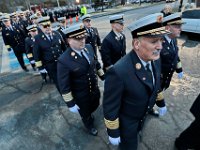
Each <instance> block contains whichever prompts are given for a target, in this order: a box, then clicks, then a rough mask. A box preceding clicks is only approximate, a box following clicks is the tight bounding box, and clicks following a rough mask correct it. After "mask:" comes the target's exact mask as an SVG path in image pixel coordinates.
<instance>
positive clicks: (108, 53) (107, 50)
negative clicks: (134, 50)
mask: <svg viewBox="0 0 200 150" xmlns="http://www.w3.org/2000/svg"><path fill="white" fill-rule="evenodd" d="M100 53H101V58H102V61H103V67H104V69H105V68H107V67H109V66H111V65H113V64H115V63H116V62H117V61H118V60H119V59H120V58H122V57H123V56H124V55H126V39H125V36H124V35H123V39H119V38H118V37H117V35H116V34H115V33H114V32H113V31H111V32H110V33H109V34H108V35H107V36H106V37H105V39H104V40H103V42H102V45H101V51H100Z"/></svg>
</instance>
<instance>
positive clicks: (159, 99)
mask: <svg viewBox="0 0 200 150" xmlns="http://www.w3.org/2000/svg"><path fill="white" fill-rule="evenodd" d="M163 99H164V95H163V92H160V93H158V95H157V98H156V101H161V100H163Z"/></svg>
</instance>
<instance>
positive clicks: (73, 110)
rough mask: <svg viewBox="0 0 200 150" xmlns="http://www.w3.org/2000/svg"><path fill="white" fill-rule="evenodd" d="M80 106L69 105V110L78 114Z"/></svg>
mask: <svg viewBox="0 0 200 150" xmlns="http://www.w3.org/2000/svg"><path fill="white" fill-rule="evenodd" d="M79 109H80V108H79V107H78V105H76V104H75V105H74V106H73V107H69V111H71V112H73V113H75V114H78V110H79Z"/></svg>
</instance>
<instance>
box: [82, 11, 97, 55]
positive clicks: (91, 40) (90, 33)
mask: <svg viewBox="0 0 200 150" xmlns="http://www.w3.org/2000/svg"><path fill="white" fill-rule="evenodd" d="M81 19H82V22H83V24H84V26H85V29H86V32H87V38H86V41H85V42H86V44H91V45H92V48H93V49H94V53H95V55H96V56H97V49H100V47H101V39H100V36H99V32H98V30H97V28H95V27H92V25H91V15H90V14H86V15H84V16H82V17H81Z"/></svg>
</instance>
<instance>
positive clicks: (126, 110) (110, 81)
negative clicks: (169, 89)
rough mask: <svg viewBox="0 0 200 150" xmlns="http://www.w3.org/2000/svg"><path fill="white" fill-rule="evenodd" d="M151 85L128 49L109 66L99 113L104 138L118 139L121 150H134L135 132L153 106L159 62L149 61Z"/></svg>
mask: <svg viewBox="0 0 200 150" xmlns="http://www.w3.org/2000/svg"><path fill="white" fill-rule="evenodd" d="M151 65H152V68H153V73H154V78H155V84H154V87H152V86H151V84H150V82H151V79H150V78H149V76H148V73H147V71H146V70H145V68H144V66H143V65H142V63H141V61H140V59H139V58H138V56H137V55H136V53H135V52H134V51H133V50H132V51H131V52H130V53H129V54H127V55H126V56H124V57H123V58H122V59H120V60H119V61H118V62H117V63H116V64H115V65H114V66H113V67H111V68H110V69H109V70H108V72H107V74H106V79H105V87H104V98H103V111H104V119H105V124H106V127H107V132H108V135H109V136H111V137H118V136H120V137H121V142H122V143H121V149H123V150H135V149H136V147H137V133H138V131H139V130H141V128H142V126H143V123H144V120H145V118H146V115H147V114H148V112H149V111H150V110H151V109H152V108H153V106H154V104H155V103H156V97H157V92H158V90H159V88H160V69H159V68H160V66H159V65H160V63H158V62H157V61H154V62H153V61H152V62H151Z"/></svg>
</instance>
